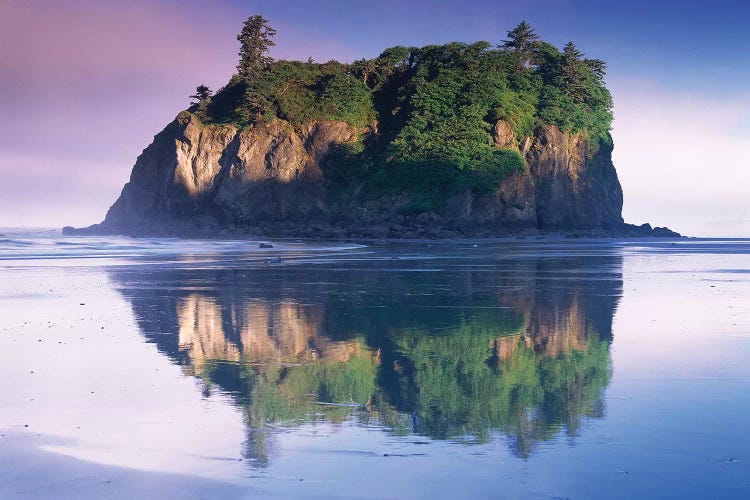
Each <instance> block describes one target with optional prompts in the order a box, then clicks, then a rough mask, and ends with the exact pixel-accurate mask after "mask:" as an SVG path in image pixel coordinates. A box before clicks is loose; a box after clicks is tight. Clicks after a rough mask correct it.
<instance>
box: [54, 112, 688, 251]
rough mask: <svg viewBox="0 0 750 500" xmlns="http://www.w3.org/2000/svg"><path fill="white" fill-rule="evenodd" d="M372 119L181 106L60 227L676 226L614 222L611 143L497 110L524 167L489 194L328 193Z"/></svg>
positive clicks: (505, 229)
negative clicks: (98, 205)
mask: <svg viewBox="0 0 750 500" xmlns="http://www.w3.org/2000/svg"><path fill="white" fill-rule="evenodd" d="M368 133H369V134H376V132H375V131H374V130H362V129H357V128H355V127H353V126H351V125H349V124H347V123H345V122H341V121H315V122H311V123H309V124H307V125H306V126H305V127H301V128H299V127H298V128H297V129H295V128H293V127H292V126H291V125H290V124H289V123H287V122H285V121H283V120H279V119H274V120H272V121H270V122H268V123H259V124H256V125H253V126H251V127H249V128H246V129H242V130H238V129H237V128H235V127H232V126H228V125H205V124H202V123H201V122H200V121H199V120H198V118H197V117H196V116H195V115H193V114H191V113H189V112H182V113H180V114H179V115H178V117H177V118H176V119H175V120H174V121H173V122H172V123H170V124H169V125H168V126H167V127H166V128H165V129H164V130H163V131H162V132H161V133H159V134H158V135H157V136H156V137H155V138H154V141H153V143H152V144H151V145H149V146H148V147H147V148H146V149H145V150H144V151H143V153H142V154H141V155H140V156H139V157H138V160H137V161H136V164H135V166H134V167H133V171H132V174H131V176H130V181H129V182H128V183H127V184H126V185H125V187H124V188H123V190H122V193H121V195H120V197H119V198H118V199H117V201H116V202H115V203H114V205H112V207H111V208H110V209H109V211H108V213H107V216H106V218H105V219H104V221H103V222H102V223H101V224H98V225H94V226H91V227H89V228H85V229H73V228H65V230H64V231H65V232H66V233H68V234H77V233H78V234H80V233H96V234H130V235H164V234H171V235H189V234H195V233H196V232H204V233H211V232H213V231H217V230H223V231H230V232H233V233H234V232H244V233H249V234H253V233H260V234H270V235H277V236H281V235H295V236H312V237H358V236H364V237H367V236H370V237H456V236H475V235H483V236H497V235H503V234H508V233H509V232H510V233H514V232H524V233H534V232H538V231H543V232H550V231H595V232H597V233H596V234H597V235H619V234H628V235H644V236H650V235H664V236H667V235H675V234H676V233H672V232H671V231H669V230H666V229H664V228H656V229H655V230H652V229H651V228H650V226H649V227H646V226H641V227H635V226H630V225H626V224H623V220H622V217H621V210H622V201H623V198H622V189H621V187H620V183H619V181H618V179H617V173H616V171H615V168H614V166H613V164H612V160H611V153H612V147H611V145H610V144H607V143H605V142H601V141H599V142H597V143H596V144H593V143H591V142H589V141H588V140H587V139H586V138H585V137H584V136H583V135H581V134H567V133H565V132H563V131H561V130H560V129H559V128H557V127H556V126H554V125H549V126H540V127H537V128H536V130H535V131H534V134H533V136H532V137H524V138H522V140H520V141H519V140H517V138H516V136H515V134H514V132H513V130H512V129H511V127H510V126H509V125H508V124H507V123H505V122H503V121H498V122H497V123H496V125H495V127H494V129H493V133H492V141H493V143H494V144H495V146H496V147H498V148H503V149H514V150H516V151H518V152H519V153H520V154H521V155H522V157H523V158H524V159H525V162H526V165H527V168H526V169H525V170H524V171H522V172H517V173H515V174H512V175H511V176H510V177H508V178H506V179H504V180H503V181H502V182H501V183H500V184H499V185H498V186H497V187H496V188H495V189H494V190H492V191H491V192H490V193H489V194H476V193H474V192H473V191H472V190H470V189H465V190H462V191H460V192H458V193H455V194H453V195H452V196H450V197H448V199H447V200H446V203H445V205H444V207H443V208H441V209H439V210H433V211H431V212H428V213H417V214H408V215H405V214H404V211H403V210H402V208H403V206H404V205H405V204H406V203H407V202H408V200H401V199H396V198H392V197H389V198H387V199H386V198H383V199H377V200H371V201H368V202H367V203H366V204H360V203H358V202H356V201H354V200H355V198H356V197H354V196H352V197H349V199H348V201H346V200H342V199H335V200H334V199H332V196H331V195H330V193H327V191H326V182H325V174H324V172H325V164H326V161H327V157H328V153H329V152H330V150H331V148H332V147H334V146H335V145H339V144H347V143H351V142H354V141H357V140H358V139H360V138H362V136H363V135H364V134H368Z"/></svg>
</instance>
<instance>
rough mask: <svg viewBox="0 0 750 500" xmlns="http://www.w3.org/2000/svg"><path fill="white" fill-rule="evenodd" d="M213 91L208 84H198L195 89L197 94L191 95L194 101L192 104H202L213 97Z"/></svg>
mask: <svg viewBox="0 0 750 500" xmlns="http://www.w3.org/2000/svg"><path fill="white" fill-rule="evenodd" d="M211 95H213V92H212V91H211V89H209V88H208V86H206V85H198V87H196V89H195V94H193V95H191V96H190V99H192V101H191V102H190V104H201V103H203V102H205V101H207V100H209V99H210V98H211Z"/></svg>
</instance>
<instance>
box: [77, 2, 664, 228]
mask: <svg viewBox="0 0 750 500" xmlns="http://www.w3.org/2000/svg"><path fill="white" fill-rule="evenodd" d="M275 34H276V31H275V30H274V29H273V28H272V27H271V26H270V25H269V24H268V21H267V20H266V19H264V18H263V17H262V16H260V15H255V16H252V17H250V18H248V19H247V20H246V21H245V24H244V27H243V30H242V32H241V33H240V34H239V35H238V36H237V38H238V41H239V42H240V46H241V49H240V53H239V56H240V59H239V64H238V66H237V73H236V74H234V75H233V76H232V77H231V79H230V80H229V82H228V83H227V84H226V85H225V86H224V87H222V88H221V89H219V90H218V91H216V92H213V91H211V89H209V88H208V87H207V86H206V85H200V86H198V87H197V89H196V92H195V94H194V95H192V96H191V99H192V102H191V104H190V106H189V108H188V109H186V110H184V111H181V112H180V113H179V114H178V115H177V117H176V118H175V119H174V120H173V121H172V122H171V123H169V124H168V125H167V126H166V127H165V128H164V130H162V131H161V132H160V133H158V134H157V135H156V136H155V137H154V140H153V142H152V143H151V144H150V145H149V146H148V147H147V148H146V149H145V150H144V151H143V153H142V154H141V155H140V156H139V157H138V159H137V161H136V163H135V166H134V167H133V170H132V173H131V176H130V181H129V182H128V183H127V184H126V185H125V186H124V188H123V190H122V193H121V194H120V197H119V198H118V199H117V201H115V203H114V204H113V205H112V207H111V208H110V209H109V211H108V212H107V215H106V217H105V219H104V221H103V222H101V223H100V224H95V225H93V226H90V227H87V228H78V229H76V228H72V227H66V228H64V230H63V232H64V233H65V234H124V235H131V236H205V237H210V236H217V237H227V236H230V237H237V236H240V237H241V236H253V235H263V236H271V237H282V236H293V237H307V238H458V237H498V236H508V235H538V234H548V233H554V234H565V235H568V236H571V235H572V236H593V237H623V236H679V235H678V234H677V233H675V232H673V231H671V230H669V229H667V228H659V227H657V228H652V227H651V226H650V225H648V224H644V225H642V226H635V225H631V224H626V223H625V222H624V221H623V218H622V204H623V192H622V188H621V186H620V182H619V180H618V177H617V172H616V171H615V167H614V165H613V163H612V150H613V147H614V145H613V141H612V136H611V135H610V129H611V125H612V108H613V101H612V96H611V94H610V92H609V91H608V89H607V88H606V85H605V81H604V79H605V73H606V65H605V63H604V62H603V61H601V60H599V59H590V58H586V57H585V56H584V54H583V53H582V52H581V51H580V50H579V49H578V48H577V47H576V46H575V44H573V43H572V42H569V43H567V44H566V45H565V46H564V47H563V49H562V50H559V49H558V48H556V47H555V46H553V45H552V44H549V43H547V42H544V41H542V40H540V38H539V37H538V36H537V34H536V33H535V31H534V29H533V28H532V27H531V26H530V25H529V24H528V23H526V22H521V23H520V24H519V25H518V26H516V27H515V28H514V29H512V30H511V31H509V32H508V33H507V38H506V39H505V40H502V41H500V42H499V43H496V44H493V43H490V42H486V41H480V42H475V43H470V44H469V43H459V42H454V43H447V44H445V45H428V46H425V47H404V46H396V47H391V48H388V49H386V50H384V51H383V52H382V53H381V54H380V55H379V56H378V57H376V58H374V59H361V60H357V61H354V62H352V63H341V62H338V61H335V60H332V61H328V62H324V63H318V62H315V61H313V60H312V59H309V60H307V61H288V60H274V59H272V58H271V57H270V56H269V49H270V48H271V47H272V46H273V45H274V41H273V38H274V36H275Z"/></svg>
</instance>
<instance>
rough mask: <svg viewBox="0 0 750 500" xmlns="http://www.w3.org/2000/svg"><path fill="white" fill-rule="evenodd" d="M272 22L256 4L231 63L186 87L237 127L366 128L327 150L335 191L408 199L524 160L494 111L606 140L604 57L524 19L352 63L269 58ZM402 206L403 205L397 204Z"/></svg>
mask: <svg viewBox="0 0 750 500" xmlns="http://www.w3.org/2000/svg"><path fill="white" fill-rule="evenodd" d="M275 33H276V32H275V30H274V29H273V28H271V27H270V26H268V22H267V21H266V20H265V19H263V17H261V16H253V17H251V18H249V19H248V20H247V21H246V22H245V26H244V28H243V30H242V33H241V34H240V35H239V36H238V40H239V41H240V43H241V51H240V62H239V64H238V67H237V71H238V73H237V75H235V76H233V77H232V78H231V80H230V81H229V83H228V84H227V85H226V86H224V87H223V88H222V89H220V90H219V91H217V92H216V94H215V95H213V96H211V94H210V91H209V90H208V89H207V88H205V89H204V91H203V92H201V88H200V87H199V89H198V92H197V93H196V94H195V95H194V96H191V97H192V98H194V99H195V101H194V102H193V105H192V107H191V108H190V111H192V112H194V113H196V114H197V115H198V117H199V118H200V119H201V120H202V121H203V122H205V123H229V124H233V125H235V126H237V127H240V128H241V127H246V126H251V125H252V124H253V123H257V122H259V121H269V120H274V119H283V120H286V121H288V122H289V123H290V124H291V125H292V126H294V127H302V126H303V125H304V124H306V123H308V122H310V121H313V120H342V121H345V122H347V123H349V124H351V125H353V126H356V127H358V128H359V129H360V130H362V131H363V132H365V131H366V130H368V129H369V130H370V131H371V132H373V133H371V134H364V133H363V136H366V140H364V142H363V143H359V144H353V145H343V146H341V147H340V148H339V149H338V150H337V151H335V152H334V154H333V156H332V157H331V158H330V160H329V161H328V162H327V166H326V171H325V172H324V173H325V176H326V181H327V183H328V185H329V188H331V189H332V190H333V191H336V190H337V189H339V190H342V191H347V192H352V191H354V190H353V189H351V188H353V187H357V188H363V187H364V189H357V191H358V192H361V193H364V194H365V196H367V195H369V196H372V197H375V196H382V195H383V194H392V195H393V196H401V195H405V196H406V197H407V198H408V199H409V200H410V204H408V205H407V206H408V207H412V209H413V210H415V211H423V210H428V209H430V208H434V207H436V206H438V205H440V204H441V203H442V202H443V201H444V199H445V197H446V196H447V195H449V194H451V193H453V192H456V191H457V190H461V189H465V188H470V189H472V190H473V191H475V192H484V191H490V190H492V189H493V188H494V187H495V186H497V184H498V183H499V182H500V181H501V180H502V179H504V178H505V177H507V176H508V175H510V174H511V173H513V172H515V171H519V170H522V169H524V168H525V163H524V160H523V158H521V156H520V155H519V154H518V152H517V151H516V150H515V149H499V148H498V147H497V145H496V144H494V143H493V140H492V128H493V126H494V124H495V123H496V122H497V121H498V120H504V121H505V122H507V123H508V125H509V126H510V127H511V129H512V130H513V131H514V133H515V135H516V139H518V140H519V141H520V140H521V139H522V138H524V137H527V136H531V135H532V134H533V133H534V128H535V127H537V126H539V125H544V124H554V125H557V126H558V127H560V128H561V129H562V130H563V131H566V132H580V133H582V134H585V135H586V136H587V137H588V138H589V139H591V142H592V144H593V145H594V147H598V145H599V144H601V143H606V144H609V143H610V138H609V129H610V126H611V121H612V114H611V108H612V98H611V95H610V93H609V91H608V90H607V88H606V87H605V85H604V76H605V64H604V62H602V61H600V60H598V59H587V58H585V57H584V55H583V53H582V52H580V51H579V50H578V49H577V48H576V47H575V45H574V44H573V43H572V42H570V43H568V44H567V45H565V47H564V49H563V51H562V52H561V51H560V50H558V49H557V48H556V47H554V46H553V45H551V44H549V43H545V42H543V41H540V40H539V37H538V36H537V34H536V33H535V32H534V30H533V28H532V27H531V26H530V25H529V24H528V23H526V22H525V21H524V22H522V23H521V24H519V25H518V26H517V27H515V28H514V29H512V30H511V31H509V32H508V38H507V39H506V40H504V41H502V43H501V44H500V45H498V46H497V47H496V48H493V47H492V45H491V44H490V43H488V42H484V41H482V42H476V43H473V44H466V43H448V44H445V45H430V46H426V47H421V48H417V47H393V48H390V49H386V50H385V51H384V52H383V53H382V54H381V55H380V56H378V57H377V58H375V59H369V60H368V59H362V60H359V61H355V62H353V63H351V64H343V63H339V62H337V61H329V62H326V63H322V64H319V63H315V62H313V61H312V60H308V61H307V62H301V61H274V60H273V59H271V58H270V57H269V55H268V49H269V48H270V47H271V46H273V45H274V42H273V36H274V35H275ZM407 210H408V209H407Z"/></svg>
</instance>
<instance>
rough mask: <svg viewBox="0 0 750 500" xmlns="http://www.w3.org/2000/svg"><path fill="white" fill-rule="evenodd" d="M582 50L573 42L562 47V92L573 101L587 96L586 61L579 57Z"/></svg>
mask: <svg viewBox="0 0 750 500" xmlns="http://www.w3.org/2000/svg"><path fill="white" fill-rule="evenodd" d="M582 57H583V52H581V51H580V50H578V49H577V48H576V46H575V44H574V43H573V42H568V43H566V44H565V47H564V48H563V59H562V79H563V82H562V83H563V92H565V94H567V95H568V96H569V97H570V98H571V99H573V100H574V101H575V102H583V101H585V100H586V98H587V96H588V89H587V85H586V69H587V68H586V63H584V61H583V60H582V59H581V58H582Z"/></svg>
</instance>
